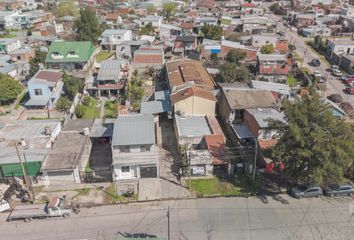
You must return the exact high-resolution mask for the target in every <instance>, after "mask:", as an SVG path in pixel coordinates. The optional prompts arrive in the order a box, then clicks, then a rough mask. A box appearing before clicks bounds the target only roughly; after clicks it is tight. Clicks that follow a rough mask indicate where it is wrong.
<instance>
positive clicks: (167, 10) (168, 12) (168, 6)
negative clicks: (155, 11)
mask: <svg viewBox="0 0 354 240" xmlns="http://www.w3.org/2000/svg"><path fill="white" fill-rule="evenodd" d="M162 8H163V15H164V16H165V17H166V18H167V19H169V18H170V17H172V16H173V15H174V14H175V11H176V8H177V5H176V4H175V3H174V2H167V3H164V4H163V5H162Z"/></svg>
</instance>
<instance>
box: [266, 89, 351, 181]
mask: <svg viewBox="0 0 354 240" xmlns="http://www.w3.org/2000/svg"><path fill="white" fill-rule="evenodd" d="M283 106H284V114H285V118H286V121H287V123H286V124H285V123H280V122H274V121H273V122H270V125H273V128H276V129H279V135H280V140H279V143H278V144H277V145H276V146H275V148H274V149H273V153H272V155H273V157H274V158H275V159H278V160H281V161H282V162H284V163H285V169H284V173H285V176H286V177H287V178H289V180H290V181H293V182H313V183H317V184H322V183H328V182H334V183H339V182H341V181H342V180H343V179H344V177H343V176H344V172H345V171H346V170H347V169H348V167H349V166H350V165H351V164H352V163H353V159H354V131H353V130H354V129H353V126H350V125H349V124H347V123H345V122H344V121H343V120H339V119H337V118H336V117H334V116H333V114H332V112H331V110H330V109H329V107H328V106H327V105H325V104H324V102H323V100H322V99H321V98H320V97H319V96H318V95H317V94H314V95H309V96H306V97H304V98H303V99H296V100H295V102H290V101H285V102H284V105H283Z"/></svg>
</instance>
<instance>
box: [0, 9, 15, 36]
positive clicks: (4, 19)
mask: <svg viewBox="0 0 354 240" xmlns="http://www.w3.org/2000/svg"><path fill="white" fill-rule="evenodd" d="M17 16H18V12H17V11H0V31H1V30H6V29H12V28H16V25H15V19H16V17H17Z"/></svg>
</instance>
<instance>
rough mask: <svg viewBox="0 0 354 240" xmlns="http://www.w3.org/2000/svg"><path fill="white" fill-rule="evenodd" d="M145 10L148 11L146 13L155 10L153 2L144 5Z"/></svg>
mask: <svg viewBox="0 0 354 240" xmlns="http://www.w3.org/2000/svg"><path fill="white" fill-rule="evenodd" d="M146 10H147V12H148V14H151V13H154V12H156V8H155V6H154V5H153V4H149V5H148V6H147V7H146Z"/></svg>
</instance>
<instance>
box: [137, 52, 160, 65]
mask: <svg viewBox="0 0 354 240" xmlns="http://www.w3.org/2000/svg"><path fill="white" fill-rule="evenodd" d="M134 62H135V63H154V64H163V63H164V59H163V55H162V54H159V55H157V54H155V55H146V54H145V55H138V54H134Z"/></svg>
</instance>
